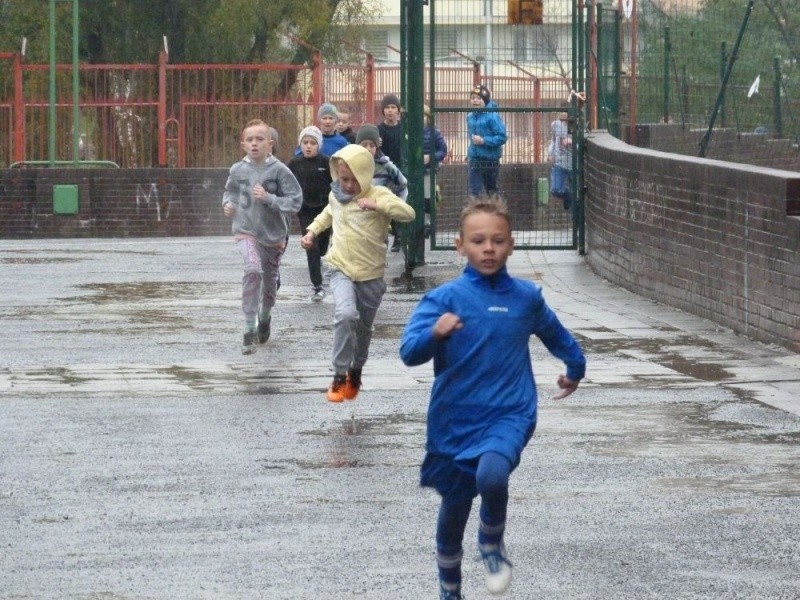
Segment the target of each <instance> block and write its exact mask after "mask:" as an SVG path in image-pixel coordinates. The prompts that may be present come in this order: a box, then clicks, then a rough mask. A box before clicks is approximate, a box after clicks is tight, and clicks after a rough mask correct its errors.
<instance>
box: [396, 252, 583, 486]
mask: <svg viewBox="0 0 800 600" xmlns="http://www.w3.org/2000/svg"><path fill="white" fill-rule="evenodd" d="M446 312H451V313H453V314H455V315H458V317H459V318H460V319H461V322H462V324H463V327H462V328H461V329H458V330H456V331H454V332H453V333H452V335H450V336H449V337H448V338H446V339H444V340H441V341H437V340H436V339H435V338H434V337H433V326H434V324H435V323H436V321H437V319H438V318H439V317H440V316H441V315H443V314H444V313H446ZM532 335H536V336H537V337H538V338H539V339H540V340H541V341H542V342H543V343H544V345H545V346H546V347H547V349H548V350H549V351H550V352H551V353H552V354H553V355H554V356H556V357H557V358H559V359H561V360H562V361H564V363H565V364H566V366H567V370H566V374H567V377H569V378H570V379H572V380H574V381H578V380H580V379H582V378H583V376H584V374H585V371H586V359H585V358H584V355H583V352H582V351H581V349H580V346H578V343H577V342H576V341H575V339H574V338H573V337H572V335H571V334H570V333H569V331H567V329H566V328H565V327H564V326H563V325H562V324H561V322H560V321H559V320H558V317H556V315H555V313H554V312H553V311H552V310H551V309H550V307H548V305H547V303H546V302H545V300H544V297H543V296H542V290H541V288H540V287H539V286H537V285H536V284H534V283H532V282H530V281H525V280H522V279H517V278H513V277H511V276H510V275H509V274H508V271H507V270H506V268H505V267H503V268H502V269H501V270H500V271H498V272H497V273H496V274H494V275H493V276H491V277H488V276H484V275H481V274H480V273H479V272H478V271H476V270H475V269H473V268H472V267H471V266H469V265H467V267H466V268H465V269H464V272H463V273H462V275H461V276H460V277H458V278H457V279H455V280H453V281H450V282H448V283H445V284H444V285H442V286H440V287H438V288H436V289H434V290H432V291H430V292H428V293H426V294H425V295H424V296H423V297H422V299H421V300H420V302H419V305H418V306H417V308H416V309H415V310H414V313H413V314H412V315H411V318H410V320H409V321H408V324H407V325H406V328H405V331H404V332H403V338H402V341H401V344H400V357H401V358H402V360H403V362H404V363H405V364H407V365H410V366H413V365H420V364H423V363H425V362H427V361H429V360H430V359H433V372H434V376H435V379H434V382H433V388H432V389H431V399H430V404H429V407H428V423H427V431H428V436H427V443H426V450H427V452H428V453H430V454H433V455H435V456H438V457H447V458H450V459H451V460H454V461H456V463H460V462H461V461H470V460H472V459H475V458H478V457H479V456H481V455H482V454H484V453H485V452H498V453H500V454H502V455H503V456H505V457H506V458H508V460H509V461H510V462H511V464H512V465H517V464H518V462H519V458H520V455H521V453H522V450H523V449H524V447H525V445H526V444H527V443H528V441H529V440H530V437H531V435H532V434H533V430H534V428H535V425H536V410H537V396H536V383H535V381H534V377H533V368H532V366H531V356H530V351H529V347H528V342H529V339H530V336H532ZM422 483H423V485H432V484H433V483H434V482H432V481H430V480H426V474H425V473H424V472H423V481H422Z"/></svg>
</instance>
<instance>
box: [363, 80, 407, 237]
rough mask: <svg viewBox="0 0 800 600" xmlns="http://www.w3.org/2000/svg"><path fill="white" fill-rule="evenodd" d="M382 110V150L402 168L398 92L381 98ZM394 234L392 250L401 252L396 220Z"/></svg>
mask: <svg viewBox="0 0 800 600" xmlns="http://www.w3.org/2000/svg"><path fill="white" fill-rule="evenodd" d="M381 112H382V113H383V121H382V122H381V123H380V124H378V131H379V132H380V136H381V141H382V144H381V152H383V154H385V155H386V156H388V157H389V159H390V160H391V161H392V162H393V163H394V164H395V166H397V168H402V165H403V152H402V149H403V125H402V123H401V122H400V114H401V112H402V107H401V105H400V98H398V97H397V95H396V94H386V95H385V96H384V97H383V100H381ZM356 143H358V142H356ZM392 235H394V242H393V243H392V252H399V251H400V234H399V229H398V227H397V223H395V222H394V221H392Z"/></svg>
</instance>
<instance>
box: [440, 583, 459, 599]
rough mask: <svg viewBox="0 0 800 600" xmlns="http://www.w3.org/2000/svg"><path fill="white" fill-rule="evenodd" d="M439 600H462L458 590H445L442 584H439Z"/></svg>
mask: <svg viewBox="0 0 800 600" xmlns="http://www.w3.org/2000/svg"><path fill="white" fill-rule="evenodd" d="M439 600H464V596H462V595H461V590H460V589H455V590H451V589H447V588H446V587H445V586H444V584H443V583H441V582H439Z"/></svg>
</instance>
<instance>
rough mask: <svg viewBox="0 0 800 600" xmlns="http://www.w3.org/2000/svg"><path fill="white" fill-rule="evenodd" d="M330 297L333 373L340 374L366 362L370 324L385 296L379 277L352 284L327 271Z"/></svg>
mask: <svg viewBox="0 0 800 600" xmlns="http://www.w3.org/2000/svg"><path fill="white" fill-rule="evenodd" d="M328 276H329V278H330V288H331V293H332V294H333V305H334V308H333V370H334V372H335V373H337V374H344V373H346V372H347V371H348V370H349V369H360V368H362V367H363V366H364V363H366V362H367V356H368V354H369V344H370V342H371V341H372V323H373V322H374V321H375V315H376V314H377V312H378V307H379V306H380V304H381V300H382V299H383V294H384V293H385V292H386V282H385V281H384V280H383V278H382V277H379V278H378V279H370V280H369V281H352V280H351V279H350V278H349V277H348V276H347V275H345V274H344V273H342V272H341V271H340V270H338V269H328Z"/></svg>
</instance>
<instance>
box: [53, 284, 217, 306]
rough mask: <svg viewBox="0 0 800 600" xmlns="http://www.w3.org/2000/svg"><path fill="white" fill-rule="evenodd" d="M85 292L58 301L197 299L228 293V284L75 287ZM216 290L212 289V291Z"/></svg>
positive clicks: (83, 285) (91, 285) (92, 285)
mask: <svg viewBox="0 0 800 600" xmlns="http://www.w3.org/2000/svg"><path fill="white" fill-rule="evenodd" d="M76 287H77V289H80V290H86V291H88V292H90V293H91V295H90V296H73V297H69V298H62V300H64V301H72V302H92V303H94V304H107V303H111V302H137V301H141V300H155V299H160V298H168V299H170V300H175V299H177V298H198V297H202V296H206V295H208V294H209V293H216V291H217V290H228V289H229V288H230V286H229V285H222V284H212V283H204V282H199V281H133V282H126V283H87V284H82V285H79V286H76ZM215 288H216V290H215Z"/></svg>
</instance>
